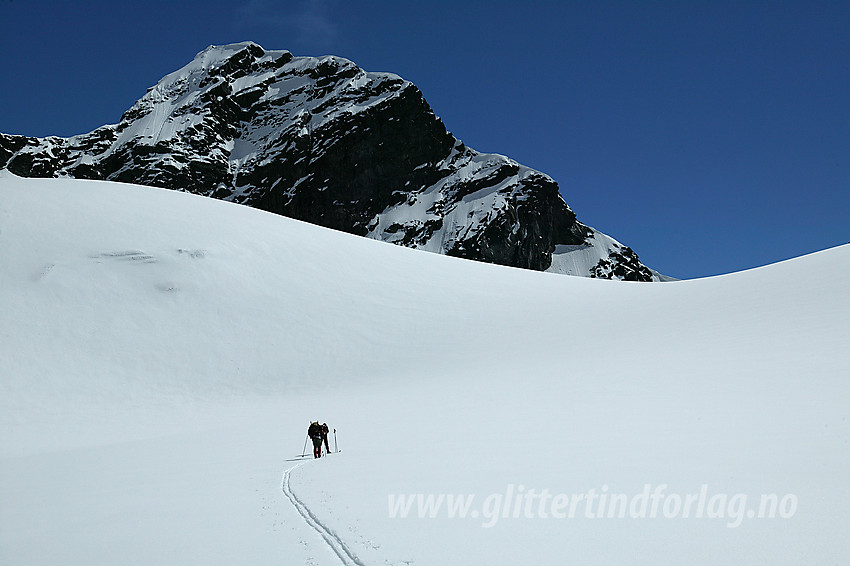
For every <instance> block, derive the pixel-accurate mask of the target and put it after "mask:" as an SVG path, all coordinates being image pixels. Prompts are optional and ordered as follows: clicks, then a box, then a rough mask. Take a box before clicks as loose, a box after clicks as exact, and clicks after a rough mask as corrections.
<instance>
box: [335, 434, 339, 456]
mask: <svg viewBox="0 0 850 566" xmlns="http://www.w3.org/2000/svg"><path fill="white" fill-rule="evenodd" d="M334 452H339V446H337V444H336V429H334Z"/></svg>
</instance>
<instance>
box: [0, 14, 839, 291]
mask: <svg viewBox="0 0 850 566" xmlns="http://www.w3.org/2000/svg"><path fill="white" fill-rule="evenodd" d="M849 30H850V2H846V0H845V1H835V2H818V1H802V2H782V1H772V2H762V1H758V2H701V1H690V0H689V1H671V2H663V1H642V2H638V1H632V2H627V1H618V2H615V1H605V0H602V1H587V2H569V1H565V2H534V1H527V2H498V1H490V2H461V1H459V0H455V1H453V2H419V3H408V2H399V1H397V0H396V1H376V2H361V1H358V0H349V1H341V0H325V1H303V0H299V1H293V2H281V1H273V0H254V1H245V0H243V1H240V0H235V1H228V2H221V1H217V0H207V1H204V2H193V1H187V2H158V1H148V2H133V1H122V2H87V1H77V2H69V1H64V2H58V1H56V2H48V1H39V0H0V53H2V54H3V56H2V57H0V77H2V88H0V131H2V132H6V133H14V134H27V135H34V136H46V135H60V136H68V135H73V134H78V133H84V132H88V131H91V130H92V129H94V128H96V127H98V126H100V125H102V124H106V123H115V122H117V121H118V120H119V118H120V116H121V114H122V113H123V112H124V110H126V109H127V108H129V107H130V106H131V105H132V104H133V103H134V102H135V101H136V100H137V99H138V98H139V97H141V96H142V95H143V94H144V93H145V90H146V89H147V88H148V87H149V86H152V85H154V84H155V83H156V82H157V81H158V80H159V79H160V78H161V77H162V76H164V75H165V74H167V73H169V72H171V71H174V70H176V69H178V68H179V67H182V66H183V65H185V64H186V63H188V62H189V61H190V60H191V59H192V58H193V56H194V55H195V54H196V53H197V52H198V51H201V50H202V49H204V48H205V47H207V46H208V45H210V44H223V43H232V42H236V41H244V40H253V41H256V42H257V43H259V44H260V45H262V46H263V47H265V48H266V49H289V50H290V51H292V52H293V53H294V54H296V55H324V54H334V55H341V56H343V57H347V58H349V59H351V60H353V61H354V62H356V63H357V64H358V65H360V66H361V67H363V68H364V69H367V70H370V71H389V72H394V73H397V74H399V75H401V76H402V77H404V78H406V79H408V80H411V81H413V82H414V83H416V84H417V86H419V88H420V89H421V90H422V92H423V93H424V94H425V97H426V99H427V100H428V101H429V102H430V103H431V106H432V107H433V108H434V110H435V112H436V113H437V115H439V116H440V117H442V118H443V120H444V122H445V123H446V125H447V127H448V128H449V129H450V130H451V131H452V132H453V133H454V134H455V135H456V136H457V137H459V138H460V139H462V140H463V141H464V142H466V143H467V144H468V145H469V146H471V147H473V148H475V149H478V150H480V151H487V152H494V153H501V154H504V155H508V156H510V157H512V158H514V159H516V160H518V161H520V162H521V163H523V164H526V165H529V166H531V167H534V168H536V169H539V170H540V171H543V172H544V173H547V174H549V175H551V176H552V177H553V178H554V179H555V180H556V181H558V182H559V184H560V186H561V192H562V193H563V195H564V197H565V199H566V200H567V202H568V203H569V204H570V206H572V208H573V210H575V211H576V213H577V215H578V217H579V219H580V220H581V221H583V222H585V223H586V224H589V225H591V226H594V227H595V228H598V229H599V230H602V231H603V232H606V233H608V234H610V235H611V236H613V237H615V238H617V239H618V240H620V241H621V242H623V243H624V244H626V245H629V246H631V247H632V248H634V249H635V251H636V252H638V254H639V255H640V257H641V259H642V260H643V261H644V262H645V263H646V264H647V265H650V266H651V267H653V268H655V269H658V270H659V271H661V272H662V273H665V274H668V275H672V276H674V277H680V278H692V277H699V276H705V275H713V274H718V273H727V272H731V271H738V270H742V269H747V268H751V267H755V266H759V265H764V264H767V263H772V262H775V261H779V260H782V259H787V258H790V257H795V256H798V255H803V254H806V253H810V252H813V251H817V250H820V249H824V248H828V247H832V246H836V245H840V244H843V243H847V242H848V240H850V31H849ZM826 276H828V274H826Z"/></svg>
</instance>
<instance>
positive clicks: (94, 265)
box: [0, 173, 850, 565]
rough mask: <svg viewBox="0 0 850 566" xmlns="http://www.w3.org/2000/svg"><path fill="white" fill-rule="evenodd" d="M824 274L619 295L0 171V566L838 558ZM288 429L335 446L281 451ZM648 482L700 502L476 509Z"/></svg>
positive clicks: (841, 529)
mask: <svg viewBox="0 0 850 566" xmlns="http://www.w3.org/2000/svg"><path fill="white" fill-rule="evenodd" d="M836 266H839V267H838V268H837V269H836ZM823 273H830V274H831V276H830V277H824V276H823V275H822V274H823ZM848 280H850V246H842V247H840V248H835V249H832V250H827V251H824V252H820V253H817V254H813V255H811V256H807V257H804V258H799V259H796V260H792V261H788V262H783V263H780V264H776V265H772V266H768V267H764V268H760V269H755V270H751V271H748V272H743V273H736V274H731V275H726V276H721V277H714V278H709V279H702V280H694V281H680V282H671V283H667V284H664V285H644V284H631V283H624V282H614V281H605V280H594V279H586V278H573V277H558V276H554V275H551V274H546V273H537V272H530V271H526V270H519V269H512V268H505V267H499V266H494V265H487V264H482V263H476V262H471V261H465V260H459V259H456V258H449V257H445V256H440V255H435V254H427V253H421V252H418V251H415V250H410V249H406V248H401V247H397V246H392V245H388V244H386V243H383V242H378V241H372V240H368V239H364V238H359V237H356V236H351V235H347V234H343V233H340V232H334V231H330V230H326V229H322V228H319V227H316V226H313V225H309V224H305V223H301V222H297V221H294V220H290V219H287V218H283V217H279V216H275V215H271V214H267V213H263V212H261V211H258V210H255V209H249V208H246V207H241V206H238V205H235V204H231V203H227V202H222V201H216V200H210V199H205V198H202V197H197V196H193V195H189V194H186V193H178V192H172V191H167V190H160V189H151V188H141V187H131V186H128V185H120V184H115V183H106V182H94V181H75V180H68V179H58V180H56V179H51V180H40V179H20V178H17V177H14V176H12V175H11V174H9V173H0V563H2V564H4V565H5V564H57V563H61V564H87V565H91V564H236V563H238V564H280V563H284V564H314V565H326V564H327V565H331V564H341V563H342V564H360V565H371V564H381V565H385V564H420V565H421V564H564V563H578V564H623V563H629V564H659V563H665V564H729V563H746V564H803V563H808V564H832V563H840V562H842V561H843V560H845V559H846V556H847V555H848V554H850V543H848V541H847V539H846V532H847V529H848V519H847V511H846V505H847V503H848V499H850V487H848V485H847V482H846V477H847V476H848V472H850V428H849V427H848V422H847V417H848V413H850V406H848V403H847V399H848V395H850V384H848V376H850V355H848V353H847V351H846V347H845V346H846V344H847V343H848V339H850V330H848V329H849V328H850V326H848V322H847V321H848V319H849V318H850V299H848V293H847V289H848ZM313 419H320V420H323V421H327V422H328V423H329V424H330V425H331V427H334V428H336V429H337V432H338V438H337V440H338V442H339V447H340V448H341V449H342V452H340V453H339V454H333V455H331V456H330V457H328V458H326V459H322V460H318V461H313V460H309V461H306V462H303V461H297V460H296V461H289V460H292V459H293V457H294V456H295V455H297V454H300V453H301V450H302V446H303V441H304V432H305V430H306V427H307V424H308V422H309V421H310V420H313ZM645 486H650V488H651V490H652V491H653V492H654V491H658V493H659V494H661V495H663V496H664V497H665V498H664V499H659V502H660V504H661V505H662V506H663V505H667V504H668V502H670V505H671V507H670V508H669V509H668V510H669V511H673V510H674V509H673V507H674V506H675V504H676V501H677V499H676V497H673V496H680V502H681V500H684V499H685V498H686V497H687V496H688V495H689V494H695V493H699V492H700V490H703V489H704V490H705V491H706V492H707V493H708V496H709V497H710V498H713V499H712V501H713V502H714V503H713V504H712V505H713V507H712V506H709V507H710V509H709V510H708V511H706V512H705V513H703V514H701V516H700V517H696V511H694V512H693V514H692V515H691V516H689V517H687V518H685V517H683V516H682V515H683V513H679V514H678V515H677V514H675V513H671V514H670V515H671V516H670V517H667V516H664V515H663V507H662V508H661V509H662V510H659V511H658V513H657V515H656V516H655V517H654V518H652V517H650V516H648V515H647V514H644V515H643V516H641V514H640V512H639V511H640V509H639V506H638V507H636V509H637V510H638V512H637V513H635V514H634V516H632V514H627V515H626V516H624V517H622V518H620V517H618V516H616V514H615V515H614V516H612V517H611V518H608V517H607V516H606V514H605V513H602V516H601V517H598V518H597V516H596V513H595V512H594V511H592V510H591V511H590V512H589V514H590V515H591V517H587V516H586V515H587V513H586V508H585V507H582V505H583V503H582V502H581V500H580V498H574V499H575V500H576V501H577V502H578V507H577V508H576V512H575V514H574V516H573V517H571V518H570V517H562V518H559V517H556V516H554V515H555V513H553V509H552V508H551V507H546V508H545V509H544V511H545V512H540V509H538V503H539V502H540V501H542V498H540V499H538V500H534V499H528V500H527V501H531V502H532V503H531V504H528V505H525V504H524V503H523V504H522V505H519V504H517V505H516V506H515V507H513V506H512V507H511V508H510V509H507V510H505V513H504V514H503V513H501V512H499V513H498V514H496V513H493V512H492V511H493V507H492V506H490V507H488V506H487V505H486V504H485V501H490V502H491V503H492V502H495V501H496V500H497V497H496V496H500V497H503V499H502V501H503V502H506V501H507V500H508V493H509V492H513V493H514V494H517V493H519V494H529V493H532V490H533V493H537V494H541V495H542V493H543V491H544V490H546V491H547V492H548V493H550V494H563V495H564V496H565V497H567V498H568V499H569V498H570V497H571V496H572V495H574V494H591V495H594V496H598V495H600V494H606V496H607V495H610V496H611V497H612V498H613V496H614V495H615V494H624V495H625V494H627V495H629V496H630V499H629V502H630V503H632V502H637V503H640V498H639V494H641V493H643V490H644V489H645ZM662 486H663V489H662ZM407 494H413V495H415V494H422V495H423V497H426V496H428V495H432V496H439V495H440V494H442V495H443V496H447V495H449V494H452V495H458V494H467V495H472V496H474V501H473V503H472V504H471V506H470V508H469V509H468V511H469V512H468V513H467V514H466V515H465V516H463V517H458V516H454V517H451V516H450V515H449V513H448V512H447V510H446V509H445V508H443V509H440V510H438V511H437V512H435V513H433V514H434V517H433V518H430V517H427V516H425V517H421V518H420V517H419V516H418V515H417V512H416V508H415V507H414V508H412V509H413V511H412V512H411V513H410V514H409V516H408V517H406V518H402V517H398V516H396V517H394V518H393V517H391V512H390V511H391V506H390V503H391V501H393V500H395V501H398V497H399V496H404V495H407ZM761 494H774V495H776V496H777V499H781V500H782V501H783V502H785V503H787V504H788V505H787V506H786V507H785V511H786V513H785V516H774V517H773V518H768V517H763V518H759V517H758V516H756V515H755V513H754V516H753V517H749V516H748V515H747V512H746V511H747V510H753V509H757V503H754V502H755V501H756V500H757V499H758V498H759V496H760V495H761ZM737 495H744V496H746V497H748V498H749V499H748V500H747V501H748V507H746V508H743V507H742V508H740V509H739V507H738V506H737V505H733V503H734V502H740V501H741V498H740V497H737V498H736V496H737ZM512 501H514V502H516V501H517V499H516V497H514V499H513V500H512ZM519 501H521V502H522V500H519ZM548 503H552V500H549V501H548ZM597 504H601V503H600V501H599V500H597ZM792 504H793V509H792V508H791V507H792ZM754 505H755V507H754ZM540 507H541V508H542V507H543V505H541V506H540ZM591 509H592V508H591ZM739 511H741V512H740V513H739ZM791 511H793V512H791ZM424 514H425V515H428V513H427V512H426V513H424ZM544 515H546V516H544Z"/></svg>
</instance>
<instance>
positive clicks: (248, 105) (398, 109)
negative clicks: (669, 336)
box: [0, 42, 663, 281]
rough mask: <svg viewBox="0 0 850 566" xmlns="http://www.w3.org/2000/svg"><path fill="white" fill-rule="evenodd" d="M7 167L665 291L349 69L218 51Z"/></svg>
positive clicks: (13, 142)
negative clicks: (107, 119) (116, 117)
mask: <svg viewBox="0 0 850 566" xmlns="http://www.w3.org/2000/svg"><path fill="white" fill-rule="evenodd" d="M0 167H5V168H8V169H9V170H10V171H11V172H13V173H15V174H17V175H21V176H26V177H74V178H82V179H104V180H111V181H121V182H127V183H135V184H141V185H150V186H157V187H164V188H169V189H176V190H181V191H187V192H191V193H195V194H200V195H205V196H210V197H214V198H219V199H223V200H227V201H232V202H236V203H241V204H245V205H248V206H251V207H255V208H259V209H262V210H266V211H269V212H274V213H277V214H282V215H285V216H289V217H292V218H296V219H299V220H304V221H307V222H310V223H313V224H318V225H321V226H325V227H328V228H334V229H337V230H342V231H345V232H349V233H353V234H358V235H361V236H367V237H370V238H374V239H378V240H383V241H387V242H391V243H395V244H400V245H404V246H408V247H412V248H417V249H422V250H427V251H431V252H436V253H442V254H446V255H451V256H457V257H463V258H468V259H473V260H478V261H484V262H489V263H496V264H501V265H509V266H514V267H521V268H527V269H534V270H541V271H542V270H546V271H552V272H556V273H564V274H570V275H582V276H588V277H600V278H609V279H624V280H632V281H651V280H660V279H663V276H660V275H659V274H658V273H657V272H654V271H652V270H650V269H649V268H647V267H646V266H644V265H643V264H642V263H641V262H640V260H639V259H638V256H637V255H636V254H635V253H634V252H633V251H632V250H631V248H628V247H626V246H624V245H622V244H620V243H619V242H617V241H615V240H613V239H612V238H610V237H609V236H606V235H604V234H602V233H601V232H598V231H596V230H594V229H593V228H590V227H588V226H586V225H584V224H582V223H581V222H579V221H578V220H577V219H576V216H575V214H574V213H573V211H572V210H571V209H570V207H569V206H568V205H567V203H566V202H565V201H564V199H563V198H562V196H561V195H560V192H559V189H558V184H557V183H556V182H555V181H554V180H553V179H551V178H550V177H548V176H547V175H544V174H543V173H540V172H538V171H535V170H533V169H530V168H528V167H525V166H523V165H520V164H519V163H517V162H516V161H513V160H512V159H509V158H507V157H504V156H501V155H494V154H484V153H479V152H477V151H475V150H473V149H471V148H469V147H466V146H465V145H464V144H463V143H462V142H461V141H460V140H458V139H456V138H455V137H454V136H453V135H452V134H451V133H450V132H449V131H447V130H446V127H445V126H444V125H443V123H442V121H441V120H440V119H439V118H438V117H437V116H436V115H435V114H434V112H433V111H432V110H431V108H430V106H429V105H428V103H427V102H426V101H425V99H424V98H423V96H422V93H421V92H420V91H419V89H418V88H417V87H416V86H415V85H414V84H413V83H410V82H408V81H405V80H403V79H402V78H401V77H398V76H397V75H393V74H389V73H370V72H366V71H364V70H362V69H360V68H359V67H358V66H357V65H355V64H354V63H352V62H351V61H349V60H347V59H343V58H340V57H334V56H326V57H294V56H293V55H292V54H291V53H290V52H288V51H266V50H264V49H263V48H262V47H260V46H259V45H257V44H256V43H251V42H246V43H238V44H233V45H226V46H211V47H209V48H207V49H205V50H204V51H202V52H201V53H199V54H198V55H197V56H196V57H195V59H194V60H193V61H192V62H191V63H189V64H188V65H186V66H185V67H183V68H182V69H180V70H178V71H176V72H174V73H171V74H169V75H167V76H166V77H164V78H163V79H162V80H160V81H159V83H157V85H156V86H154V87H152V88H150V89H149V90H148V92H147V93H146V94H145V95H144V96H143V97H142V98H141V99H140V100H139V101H137V102H136V103H135V104H134V105H133V107H132V108H130V109H129V110H128V111H127V112H125V113H124V115H123V116H122V117H121V121H120V122H119V123H118V124H115V125H107V126H102V127H100V128H98V129H96V130H94V131H93V132H90V133H88V134H82V135H78V136H73V137H70V138H58V137H48V138H32V137H26V136H14V135H7V134H0Z"/></svg>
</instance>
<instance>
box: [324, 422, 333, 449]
mask: <svg viewBox="0 0 850 566" xmlns="http://www.w3.org/2000/svg"><path fill="white" fill-rule="evenodd" d="M328 432H330V429H329V428H328V423H322V440H324V441H325V454H330V453H331V447H330V446H328Z"/></svg>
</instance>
